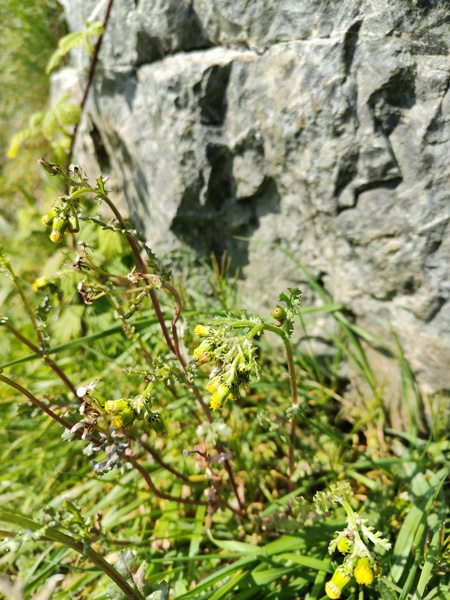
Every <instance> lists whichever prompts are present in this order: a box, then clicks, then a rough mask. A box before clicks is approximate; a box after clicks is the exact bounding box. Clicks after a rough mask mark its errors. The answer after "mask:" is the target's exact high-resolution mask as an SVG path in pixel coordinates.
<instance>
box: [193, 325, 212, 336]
mask: <svg viewBox="0 0 450 600" xmlns="http://www.w3.org/2000/svg"><path fill="white" fill-rule="evenodd" d="M210 334H211V327H205V326H204V325H197V326H196V327H195V329H194V335H195V337H197V338H202V337H208V336H209V335H210Z"/></svg>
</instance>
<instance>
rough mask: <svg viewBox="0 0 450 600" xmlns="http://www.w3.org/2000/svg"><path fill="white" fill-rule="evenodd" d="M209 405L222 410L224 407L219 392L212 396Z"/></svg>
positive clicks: (213, 408)
mask: <svg viewBox="0 0 450 600" xmlns="http://www.w3.org/2000/svg"><path fill="white" fill-rule="evenodd" d="M209 406H210V408H212V410H220V409H221V408H222V402H221V400H220V398H219V397H218V396H217V394H213V395H212V396H211V400H210V402H209Z"/></svg>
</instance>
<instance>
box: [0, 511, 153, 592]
mask: <svg viewBox="0 0 450 600" xmlns="http://www.w3.org/2000/svg"><path fill="white" fill-rule="evenodd" d="M0 521H3V522H5V523H11V524H13V525H18V526H19V527H22V528H23V529H28V530H30V531H40V530H42V535H39V537H40V539H43V540H48V541H51V542H55V543H57V544H62V545H63V546H67V547H68V548H71V549H72V550H75V552H78V553H79V554H81V556H87V557H88V558H89V560H90V561H91V562H92V563H93V564H94V565H95V566H96V567H98V568H99V569H100V570H101V571H103V573H105V575H107V576H108V577H109V578H110V579H111V580H112V581H114V583H115V584H116V585H117V586H118V587H119V588H120V589H121V590H122V591H123V593H124V594H125V596H126V597H127V598H128V600H144V598H143V596H142V595H141V593H140V592H139V591H138V590H137V589H133V588H132V587H131V586H130V584H129V583H128V582H127V581H126V580H125V579H124V578H123V577H122V575H120V573H118V571H116V569H115V568H114V567H113V566H112V565H110V564H109V562H108V561H106V560H105V559H104V558H103V556H101V555H100V554H99V553H98V552H96V551H95V550H94V549H93V548H92V547H91V546H90V545H89V543H88V542H89V539H88V538H83V540H82V541H77V540H76V539H74V538H73V537H71V536H70V535H67V534H65V533H63V532H61V531H59V530H58V529H56V528H55V527H48V526H46V525H41V524H40V523H36V522H35V521H33V520H32V519H28V518H26V517H23V516H22V515H19V514H17V513H12V512H8V511H5V510H1V509H0Z"/></svg>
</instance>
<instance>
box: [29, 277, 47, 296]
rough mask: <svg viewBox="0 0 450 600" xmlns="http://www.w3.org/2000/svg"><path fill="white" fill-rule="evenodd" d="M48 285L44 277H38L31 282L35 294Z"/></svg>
mask: <svg viewBox="0 0 450 600" xmlns="http://www.w3.org/2000/svg"><path fill="white" fill-rule="evenodd" d="M48 284H49V281H48V279H46V278H45V277H38V278H37V279H35V280H34V281H33V284H32V288H33V290H34V291H35V292H40V291H41V290H42V289H44V288H45V287H47V285H48Z"/></svg>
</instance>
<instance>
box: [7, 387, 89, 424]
mask: <svg viewBox="0 0 450 600" xmlns="http://www.w3.org/2000/svg"><path fill="white" fill-rule="evenodd" d="M0 381H3V383H6V385H9V386H11V387H12V388H14V389H15V390H17V391H18V392H20V393H21V394H22V395H23V396H25V397H26V398H28V400H30V401H31V403H32V404H34V406H36V407H37V408H39V409H40V410H42V411H43V412H45V414H47V415H48V416H49V417H51V418H52V419H54V420H55V421H57V422H58V423H59V424H60V425H62V426H63V427H65V428H66V429H68V430H70V429H72V425H71V424H70V423H69V422H68V421H66V420H65V419H63V418H62V417H60V416H59V415H57V414H56V413H55V412H53V411H52V409H51V408H48V406H45V404H43V403H42V402H41V401H40V400H38V399H37V398H36V396H34V395H33V394H32V393H31V392H29V391H28V390H27V389H25V388H24V387H22V386H21V385H20V384H19V383H17V382H16V381H14V380H13V379H10V378H9V377H6V376H5V375H0ZM80 435H81V433H80Z"/></svg>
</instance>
